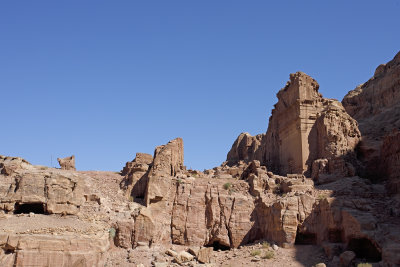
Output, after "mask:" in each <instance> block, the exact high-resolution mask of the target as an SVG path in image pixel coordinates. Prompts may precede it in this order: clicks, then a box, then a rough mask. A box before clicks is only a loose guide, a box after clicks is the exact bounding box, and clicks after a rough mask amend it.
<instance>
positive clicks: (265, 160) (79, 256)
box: [0, 54, 400, 267]
mask: <svg viewBox="0 0 400 267" xmlns="http://www.w3.org/2000/svg"><path fill="white" fill-rule="evenodd" d="M399 55H400V54H398V55H397V56H396V57H395V58H394V60H393V61H391V62H389V63H388V64H386V65H381V66H380V67H378V69H377V71H376V73H375V76H374V78H372V79H371V80H370V81H368V82H367V83H366V84H364V85H362V86H360V87H358V88H357V89H356V90H355V91H353V92H350V93H349V94H348V95H347V96H346V97H345V99H344V100H343V105H344V106H345V108H346V110H347V111H348V112H349V113H347V112H346V110H345V108H344V107H343V106H342V104H341V103H339V102H338V101H336V100H333V99H325V98H323V97H322V95H321V94H320V93H319V92H318V90H319V85H318V83H317V82H316V81H315V80H314V79H312V78H311V77H309V76H307V75H306V74H304V73H301V72H298V73H295V74H291V75H290V81H289V82H288V83H287V85H286V86H285V87H284V88H282V89H281V90H280V91H279V92H278V94H277V97H278V102H277V104H276V105H275V108H274V110H273V111H272V115H271V117H270V120H269V125H268V130H267V132H266V133H263V134H259V135H256V136H251V135H250V134H248V133H243V134H241V135H239V137H238V138H237V140H236V141H235V142H234V144H233V146H232V149H231V150H230V151H229V153H228V156H227V161H226V162H224V163H223V164H222V165H221V166H218V167H215V168H213V169H210V170H205V171H204V172H202V171H197V170H187V169H186V167H185V166H184V146H183V140H182V139H181V138H176V139H174V140H172V141H170V142H168V143H167V144H166V145H162V146H158V147H156V148H155V151H154V155H153V156H151V155H149V154H144V153H137V154H136V157H135V159H134V160H133V161H130V162H127V163H126V165H125V167H124V168H123V169H122V171H121V172H120V173H116V172H100V171H88V172H83V171H81V172H78V171H75V168H74V158H73V157H71V158H67V159H59V162H60V166H61V167H62V170H59V169H55V168H48V167H44V166H33V165H31V164H30V163H29V162H27V161H26V160H24V159H22V158H14V157H5V156H0V265H1V266H10V267H11V266H22V267H23V266H40V267H41V266H43V267H44V266H75V267H77V266H105V265H107V266H117V265H119V266H130V267H131V266H134V267H137V266H150V265H154V266H197V265H196V264H197V263H207V264H213V261H214V260H215V255H223V256H222V258H220V260H219V261H217V262H216V263H215V264H214V266H218V264H222V263H223V262H225V261H226V260H229V259H228V258H227V257H228V256H227V255H228V254H229V253H232V254H233V257H236V258H234V260H232V261H233V262H234V264H237V265H248V266H256V265H257V266H259V265H263V264H268V263H270V262H267V261H268V260H269V259H268V255H263V256H262V257H260V256H258V255H256V253H255V255H256V256H254V257H253V258H249V254H250V253H249V252H250V250H249V248H250V247H252V248H254V247H255V248H262V247H264V245H265V247H266V248H262V249H265V251H268V252H272V253H274V252H276V253H278V252H280V251H284V250H285V249H286V248H288V250H290V248H293V247H294V246H296V245H298V244H304V245H319V246H321V247H322V248H323V250H324V252H325V254H326V257H327V259H326V260H324V262H325V263H328V262H329V264H330V266H339V265H340V264H342V265H343V264H344V265H349V264H353V265H355V264H357V263H360V262H361V261H368V262H371V263H374V265H377V266H378V265H379V266H384V267H391V266H400V200H399V198H398V195H394V196H392V195H390V194H389V193H391V194H398V193H399V192H400V176H399V173H400V132H399V130H398V129H397V123H398V121H399V118H398V117H397V110H398V109H399V110H400V108H399V107H398V103H397V101H396V100H395V99H397V98H398V97H399V93H398V89H399V88H398V85H399V75H398V74H399V67H398V65H399V57H400V56H399ZM393 114H394V115H393ZM399 114H400V113H399ZM350 115H351V116H352V117H351V116H350ZM356 120H358V122H359V123H360V129H361V133H360V131H359V130H358V123H357V121H356ZM377 120H378V121H377ZM374 123H376V125H379V127H383V128H381V129H379V128H378V129H374V128H373V127H372V126H373V125H374ZM393 126H395V127H393ZM393 128H395V129H393ZM361 134H362V135H361ZM360 140H361V143H360ZM371 170H375V172H376V173H379V174H380V175H381V176H383V177H385V178H386V179H385V181H384V183H371V181H370V180H369V179H365V178H366V177H363V178H360V177H359V176H356V175H365V174H368V173H370V172H371ZM274 172H275V174H274ZM366 176H367V178H368V175H366ZM262 242H264V243H262ZM266 242H269V243H266ZM261 244H262V245H261ZM269 244H271V245H272V246H270V245H269ZM243 245H246V246H245V247H243ZM247 245H249V246H247ZM278 246H279V247H280V248H279V247H278ZM176 247H180V248H184V249H181V251H175V248H176ZM221 250H230V251H229V252H227V253H224V252H220V251H221ZM256 252H257V251H256ZM243 253H246V254H243ZM257 253H261V251H258V252H257ZM298 254H301V253H298ZM237 255H242V256H243V255H244V256H243V257H242V256H240V257H242V258H240V259H239V258H238V257H237ZM272 255H274V254H272ZM276 255H278V254H276ZM281 255H282V254H281ZM313 255H315V254H313ZM250 256H252V255H251V254H250ZM310 258H312V257H310ZM246 260H247V261H246ZM274 260H277V261H276V262H275V261H274V263H275V266H283V265H284V264H287V263H288V262H286V260H284V262H282V261H279V259H274ZM232 261H231V263H232ZM239 262H240V263H239ZM139 263H140V264H144V265H137V264H139ZM303 263H304V262H303ZM316 263H317V262H313V263H312V264H305V263H304V264H303V265H305V266H311V265H315V264H316ZM211 266H213V265H211ZM315 266H317V265H315ZM318 266H325V265H324V264H319V265H318ZM328 266H329V265H328Z"/></svg>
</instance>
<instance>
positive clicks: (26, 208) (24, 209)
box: [14, 203, 47, 214]
mask: <svg viewBox="0 0 400 267" xmlns="http://www.w3.org/2000/svg"><path fill="white" fill-rule="evenodd" d="M31 212H33V213H35V214H47V212H46V210H45V207H44V204H43V203H22V204H21V203H15V206H14V214H29V213H31Z"/></svg>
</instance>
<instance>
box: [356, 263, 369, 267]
mask: <svg viewBox="0 0 400 267" xmlns="http://www.w3.org/2000/svg"><path fill="white" fill-rule="evenodd" d="M357 267H372V264H371V263H359V264H357Z"/></svg>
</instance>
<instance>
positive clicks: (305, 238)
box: [295, 232, 317, 245]
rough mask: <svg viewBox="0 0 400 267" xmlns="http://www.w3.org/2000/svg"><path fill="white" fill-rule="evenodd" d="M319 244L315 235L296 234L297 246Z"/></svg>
mask: <svg viewBox="0 0 400 267" xmlns="http://www.w3.org/2000/svg"><path fill="white" fill-rule="evenodd" d="M316 243H317V236H316V234H314V233H307V232H305V233H300V232H297V234H296V241H295V245H315V244H316Z"/></svg>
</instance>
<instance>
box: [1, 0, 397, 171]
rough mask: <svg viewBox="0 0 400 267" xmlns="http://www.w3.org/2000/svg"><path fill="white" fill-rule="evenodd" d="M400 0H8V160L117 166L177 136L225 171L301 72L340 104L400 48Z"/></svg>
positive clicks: (4, 16)
mask: <svg viewBox="0 0 400 267" xmlns="http://www.w3.org/2000/svg"><path fill="white" fill-rule="evenodd" d="M399 11H400V1H399V0H387V1H378V0H376V1H365V0H360V1H321V0H318V1H264V0H263V1H260V0H259V1H257V0H252V1H233V0H229V1H228V0H226V1H187V0H184V1H183V0H182V1H175V0H168V1H164V0H163V1H161V0H160V1H97V0H96V1H87V0H85V1H81V0H79V1H41V0H35V1H1V2H0V51H1V52H0V93H1V95H0V99H1V109H2V116H1V130H0V140H1V145H0V154H3V155H10V156H20V157H23V158H25V159H27V160H28V161H30V162H31V163H33V164H41V165H47V166H50V165H51V156H53V165H55V158H56V157H64V156H69V155H71V154H75V155H76V160H77V162H76V165H77V168H78V169H81V170H112V171H118V170H120V169H121V168H122V166H123V165H124V164H125V162H126V161H129V160H132V159H133V158H134V155H135V153H136V152H147V153H150V154H152V153H153V151H154V147H155V146H158V145H161V144H165V143H166V142H168V140H170V139H173V138H175V137H182V138H183V140H184V144H185V165H187V166H188V167H192V168H196V169H200V170H203V169H205V168H211V167H214V166H217V165H219V164H221V163H222V162H223V161H224V160H225V158H226V154H227V152H228V151H229V149H230V147H231V145H232V143H233V141H234V140H235V139H236V137H237V136H238V135H239V133H240V132H244V131H247V132H250V133H251V134H258V133H262V132H265V131H266V129H267V126H268V117H269V115H270V111H271V109H272V107H273V104H274V103H275V102H276V96H275V95H276V93H277V92H278V90H279V89H280V88H282V87H283V86H284V85H285V83H286V82H287V80H288V78H289V73H292V72H296V71H299V70H301V71H304V72H306V73H307V74H309V75H311V76H312V77H314V78H315V79H316V80H317V81H318V82H319V84H320V92H321V93H322V94H323V95H324V96H326V97H330V98H337V99H340V100H341V99H342V98H343V96H344V95H345V94H346V93H347V92H348V91H349V90H351V89H353V88H355V86H356V85H358V84H360V83H363V82H365V81H366V80H367V79H369V78H370V77H371V76H372V75H373V73H374V70H375V68H376V67H377V66H378V65H379V64H381V63H385V62H387V61H389V60H390V59H392V58H393V56H394V55H395V54H396V53H397V52H398V51H399V50H400V34H399V33H400V27H399V26H400V15H399V14H400V12H399Z"/></svg>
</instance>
